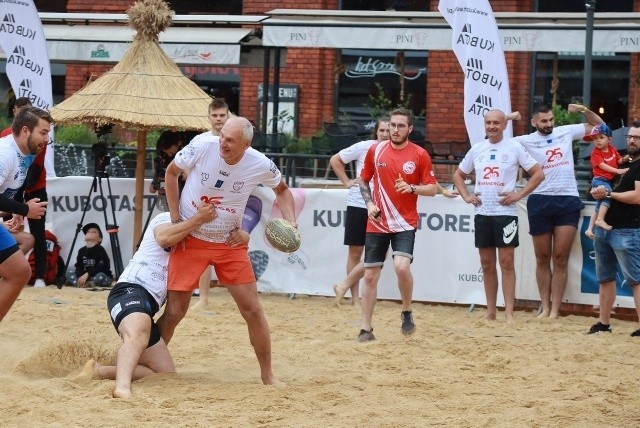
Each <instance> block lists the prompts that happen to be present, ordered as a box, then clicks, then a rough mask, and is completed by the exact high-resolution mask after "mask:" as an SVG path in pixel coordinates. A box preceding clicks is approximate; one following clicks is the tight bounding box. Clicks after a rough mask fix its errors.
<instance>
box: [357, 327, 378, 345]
mask: <svg viewBox="0 0 640 428" xmlns="http://www.w3.org/2000/svg"><path fill="white" fill-rule="evenodd" d="M356 340H357V341H358V342H371V341H373V340H376V337H375V336H374V335H373V329H371V330H369V331H367V330H364V329H362V330H360V334H358V338H357V339H356Z"/></svg>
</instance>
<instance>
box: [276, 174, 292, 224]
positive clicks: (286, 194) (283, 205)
mask: <svg viewBox="0 0 640 428" xmlns="http://www.w3.org/2000/svg"><path fill="white" fill-rule="evenodd" d="M273 191H274V193H275V194H276V202H277V203H278V207H280V212H282V217H283V218H284V219H285V220H287V221H288V222H289V223H291V224H292V225H293V226H294V227H298V224H297V223H296V211H295V205H294V202H293V195H292V194H291V190H290V189H289V186H287V183H285V182H284V180H281V181H280V184H278V185H277V186H276V187H274V188H273Z"/></svg>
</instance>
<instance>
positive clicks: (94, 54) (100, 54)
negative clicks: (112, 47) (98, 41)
mask: <svg viewBox="0 0 640 428" xmlns="http://www.w3.org/2000/svg"><path fill="white" fill-rule="evenodd" d="M91 58H109V51H108V50H106V49H105V48H104V45H98V46H96V50H95V51H91Z"/></svg>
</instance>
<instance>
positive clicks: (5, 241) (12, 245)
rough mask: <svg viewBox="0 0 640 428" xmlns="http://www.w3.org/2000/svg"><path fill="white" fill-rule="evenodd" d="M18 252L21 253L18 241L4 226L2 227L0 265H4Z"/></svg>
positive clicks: (0, 234) (0, 229)
mask: <svg viewBox="0 0 640 428" xmlns="http://www.w3.org/2000/svg"><path fill="white" fill-rule="evenodd" d="M16 251H20V247H18V243H17V242H16V239H15V238H14V237H13V235H11V233H10V232H9V231H8V230H7V229H5V227H4V226H0V263H3V262H4V261H5V260H7V259H8V258H9V257H11V256H12V255H13V253H15V252H16Z"/></svg>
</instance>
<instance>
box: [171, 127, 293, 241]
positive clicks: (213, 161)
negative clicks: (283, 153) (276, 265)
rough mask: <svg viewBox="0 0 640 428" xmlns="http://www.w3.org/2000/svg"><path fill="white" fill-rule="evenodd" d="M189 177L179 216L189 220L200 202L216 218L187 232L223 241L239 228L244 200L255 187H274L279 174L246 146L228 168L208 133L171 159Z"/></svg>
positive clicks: (216, 142) (216, 140)
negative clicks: (208, 206)
mask: <svg viewBox="0 0 640 428" xmlns="http://www.w3.org/2000/svg"><path fill="white" fill-rule="evenodd" d="M174 162H175V165H176V166H177V167H178V168H180V169H182V170H188V171H189V175H188V176H187V181H186V182H185V185H184V189H183V190H182V195H181V196H180V217H181V218H189V217H192V216H193V215H194V214H195V212H196V211H197V210H198V206H200V204H201V203H202V202H209V203H213V204H215V205H216V211H217V214H218V217H217V218H216V219H215V220H213V221H211V222H209V223H205V224H203V225H202V226H200V227H199V228H198V229H196V230H194V231H193V232H191V235H193V236H194V237H196V238H198V239H202V240H204V241H209V242H225V241H226V239H227V236H228V235H229V232H231V231H232V230H234V229H236V228H239V227H241V226H242V218H243V215H244V209H245V206H246V205H247V199H249V195H251V192H252V191H253V189H254V188H255V187H257V186H258V185H261V184H262V185H265V186H268V187H272V188H273V187H276V186H278V184H280V181H281V179H282V175H281V174H280V170H278V168H277V167H276V165H275V164H274V163H273V162H272V161H271V160H270V159H269V158H267V157H266V156H265V155H263V154H262V153H260V152H259V151H257V150H255V149H253V148H251V147H249V148H248V149H247V150H246V151H245V152H244V155H243V156H242V159H240V161H239V162H238V163H237V164H235V165H229V164H227V163H226V162H225V161H224V159H222V158H221V157H220V140H219V138H218V137H214V136H213V135H211V133H210V132H205V133H204V134H200V135H198V136H196V137H195V138H194V139H193V140H191V142H190V143H189V144H188V145H187V146H186V147H185V148H183V149H182V150H180V151H179V152H178V153H177V154H176V157H175V159H174Z"/></svg>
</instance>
